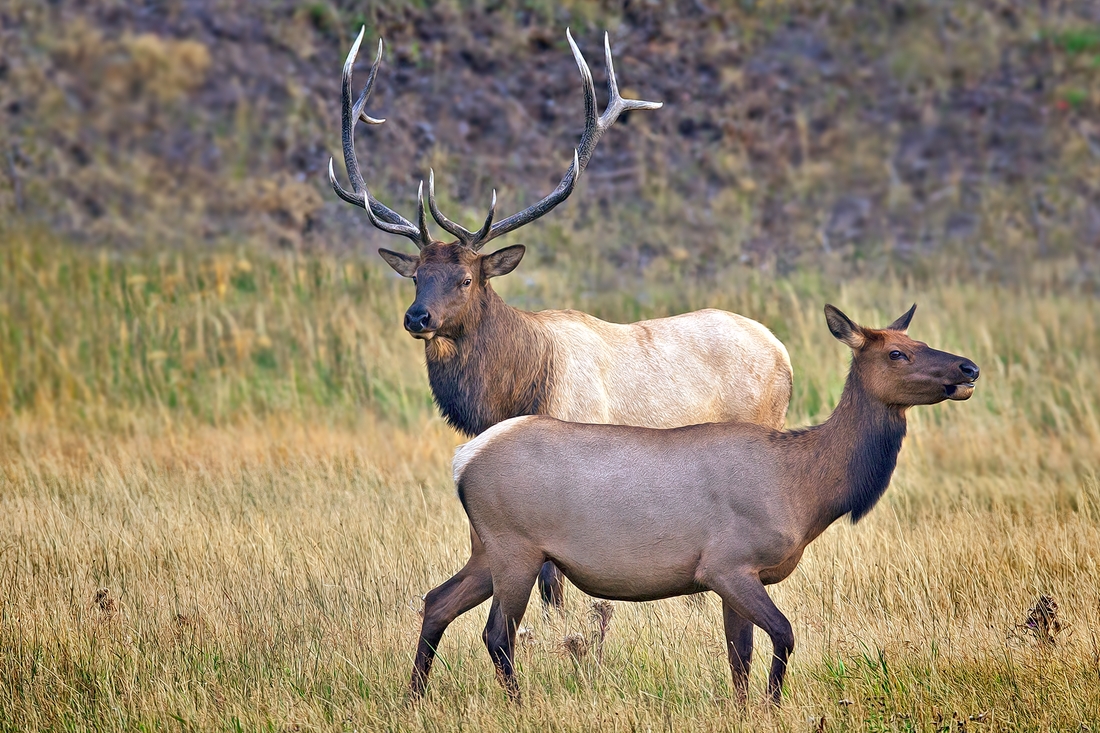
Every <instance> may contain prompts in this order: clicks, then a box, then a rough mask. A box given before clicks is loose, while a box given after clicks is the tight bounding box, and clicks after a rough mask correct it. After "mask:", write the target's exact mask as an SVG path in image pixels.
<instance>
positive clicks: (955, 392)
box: [943, 382, 974, 400]
mask: <svg viewBox="0 0 1100 733" xmlns="http://www.w3.org/2000/svg"><path fill="white" fill-rule="evenodd" d="M943 393H944V394H945V395H947V399H949V400H968V399H970V395H972V394H974V383H973V382H959V383H958V384H946V385H944V387H943Z"/></svg>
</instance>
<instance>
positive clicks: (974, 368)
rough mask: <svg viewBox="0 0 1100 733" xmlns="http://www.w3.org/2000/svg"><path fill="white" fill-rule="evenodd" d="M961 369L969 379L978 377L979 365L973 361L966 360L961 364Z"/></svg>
mask: <svg viewBox="0 0 1100 733" xmlns="http://www.w3.org/2000/svg"><path fill="white" fill-rule="evenodd" d="M959 371H961V372H962V373H963V375H965V376H966V378H967V379H969V380H971V381H973V380H975V379H977V378H978V372H979V369H978V365H977V364H975V363H974V362H972V361H964V362H963V363H962V364H960V365H959Z"/></svg>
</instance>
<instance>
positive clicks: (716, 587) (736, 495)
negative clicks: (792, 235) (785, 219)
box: [411, 305, 978, 703]
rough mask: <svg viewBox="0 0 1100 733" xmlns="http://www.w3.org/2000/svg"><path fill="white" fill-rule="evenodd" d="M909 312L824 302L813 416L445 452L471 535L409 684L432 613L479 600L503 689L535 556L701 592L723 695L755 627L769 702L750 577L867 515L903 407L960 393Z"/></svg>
mask: <svg viewBox="0 0 1100 733" xmlns="http://www.w3.org/2000/svg"><path fill="white" fill-rule="evenodd" d="M915 309H916V306H913V308H911V309H910V310H909V312H907V313H906V314H905V315H903V316H902V317H901V318H899V319H898V320H897V321H895V322H894V323H892V324H891V325H890V326H887V327H886V328H885V329H882V330H876V329H871V328H864V327H861V326H858V325H856V324H855V323H853V322H852V321H851V320H849V319H848V317H847V316H845V315H844V314H843V313H841V312H840V311H839V310H837V309H836V308H834V307H833V306H830V305H827V306H825V318H826V321H827V322H828V325H829V330H830V331H832V333H833V335H834V336H835V337H836V338H837V339H839V340H840V341H842V342H843V343H845V344H846V345H848V346H849V347H851V349H852V353H853V358H852V365H851V369H850V371H849V373H848V379H847V382H846V384H845V386H844V391H843V393H842V394H841V397H840V403H839V404H838V405H837V407H836V409H835V410H834V411H833V414H832V415H831V416H830V417H829V419H828V420H826V421H825V422H824V423H823V424H821V425H816V426H814V427H810V428H804V429H801V430H789V431H782V430H775V429H773V428H769V427H766V426H761V425H754V424H751V423H743V422H728V423H721V424H709V425H693V426H690V427H681V428H675V429H664V430H658V429H652V428H640V427H627V426H621V425H585V424H576V423H567V422H561V421H559V420H556V419H554V418H552V417H547V416H542V415H539V416H527V417H518V418H514V419H511V420H507V421H505V422H502V423H499V424H498V425H496V426H494V427H493V428H492V429H490V430H488V431H486V432H484V433H482V434H481V435H480V436H478V437H477V438H475V439H474V440H472V441H470V442H469V443H467V444H465V445H463V446H460V447H459V448H458V449H457V451H456V453H455V460H454V476H455V483H456V485H457V488H458V496H459V498H460V499H461V501H462V505H463V507H464V508H465V510H466V514H467V515H468V517H469V519H470V523H471V525H472V532H471V537H472V544H473V547H472V550H471V556H470V560H469V562H467V563H466V566H465V567H464V568H463V569H462V570H461V571H459V573H458V574H457V575H455V576H454V577H453V578H451V579H450V580H448V581H447V582H446V583H444V584H443V585H441V586H439V587H438V588H436V589H434V590H432V591H431V592H430V593H429V594H428V595H427V597H426V602H425V607H424V621H423V628H422V631H421V635H420V642H419V647H418V649H417V653H416V661H415V668H414V670H413V673H412V681H411V694H412V696H413V697H419V696H420V695H421V694H422V693H423V690H424V687H425V685H426V683H427V679H428V673H429V672H430V670H431V666H432V660H433V657H434V654H435V650H436V648H437V646H438V644H439V641H440V638H441V637H442V635H443V631H444V630H445V629H446V627H447V625H448V623H449V622H450V621H451V620H453V619H454V618H456V617H457V616H458V615H459V614H461V613H463V612H465V611H467V610H469V609H471V608H473V607H474V606H475V605H477V604H479V603H481V602H482V601H484V600H486V599H487V598H489V597H490V595H491V596H492V598H493V602H492V606H491V608H490V610H489V620H488V623H487V624H486V626H485V633H484V639H485V644H486V645H487V647H488V649H489V654H490V656H491V657H492V659H493V662H494V664H495V665H496V669H497V672H498V675H499V678H500V680H501V682H502V684H503V685H504V687H505V689H506V690H507V692H508V694H509V695H510V696H511V697H512V698H513V699H518V696H519V688H518V686H517V683H516V678H515V673H514V669H513V659H514V657H513V653H514V649H515V631H516V627H517V625H518V624H519V623H520V620H521V619H522V618H523V614H524V611H525V609H526V607H527V601H528V598H529V597H530V594H531V586H532V584H533V582H534V580H535V576H536V575H537V574H538V573H539V568H540V566H541V565H542V564H543V563H544V562H546V561H551V562H553V563H554V564H555V565H557V567H559V568H561V570H562V571H564V573H565V575H566V577H568V578H569V579H570V580H571V581H573V583H574V584H576V585H577V587H579V588H580V589H581V590H583V591H584V592H586V593H588V594H589V595H592V596H597V597H600V598H608V599H615V600H627V601H649V600H654V599H658V598H668V597H671V596H680V595H687V594H694V593H700V592H702V591H707V590H711V591H714V592H715V593H717V594H718V595H719V596H720V597H721V599H722V604H723V614H724V621H725V634H726V642H727V653H728V657H729V665H730V669H731V670H732V672H733V684H734V688H735V690H736V692H737V695H738V698H739V699H740V700H741V701H742V702H744V700H745V698H746V693H747V685H748V671H749V663H750V660H751V658H752V628H753V626H754V625H756V626H759V627H761V628H762V629H763V630H764V631H765V632H766V633H767V634H768V636H769V637H771V642H772V649H773V656H772V661H771V672H770V675H769V677H768V694H769V696H770V698H771V700H772V701H773V702H775V703H778V702H779V699H780V691H781V688H782V683H783V676H784V673H785V671H786V668H787V659H788V657H789V656H790V654H791V651H792V650H793V648H794V635H793V633H792V630H791V624H790V623H789V622H788V621H787V619H786V617H784V615H783V614H782V613H781V612H780V611H779V609H778V608H776V606H775V604H774V603H772V600H771V598H769V596H768V593H767V591H766V590H765V586H766V585H769V584H772V583H778V582H779V581H781V580H783V579H784V578H786V577H787V576H789V575H790V574H791V573H792V572H793V571H794V569H795V566H796V565H798V561H799V560H800V559H801V557H802V552H803V551H804V550H805V549H806V546H807V545H809V544H810V543H811V542H812V541H813V540H814V539H815V538H816V537H817V536H818V535H820V534H821V533H822V532H823V531H825V529H826V528H827V527H828V526H829V525H831V524H832V523H833V522H835V521H837V520H838V519H840V518H841V517H842V516H844V515H848V516H849V517H850V518H851V520H852V522H856V521H858V520H859V519H860V518H862V517H863V516H865V515H866V514H867V513H868V512H869V511H870V510H871V508H872V507H873V506H874V505H875V503H876V502H877V501H878V499H879V498H880V497H881V496H882V494H883V492H884V491H885V490H886V487H887V486H888V485H889V483H890V477H891V475H892V474H893V471H894V466H895V464H896V462H897V457H898V452H899V451H900V450H901V444H902V439H903V437H904V436H905V428H906V410H908V408H910V407H912V406H914V405H932V404H936V403H938V402H942V401H943V400H947V399H950V400H965V399H967V398H969V397H970V395H971V394H972V393H973V391H974V380H976V379H977V378H978V367H977V366H976V365H975V364H974V363H973V362H972V361H970V360H969V359H966V358H963V357H961V356H955V355H953V354H949V353H946V352H943V351H937V350H935V349H932V348H929V347H928V346H927V345H926V344H923V343H921V342H919V341H914V340H913V339H911V338H909V336H908V335H907V333H906V330H907V328H908V326H909V322H910V320H911V319H912V316H913V312H914V310H915Z"/></svg>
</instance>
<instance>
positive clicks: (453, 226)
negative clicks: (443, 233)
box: [428, 169, 497, 252]
mask: <svg viewBox="0 0 1100 733" xmlns="http://www.w3.org/2000/svg"><path fill="white" fill-rule="evenodd" d="M428 207H429V208H430V209H431V211H432V216H433V217H434V218H435V220H436V222H438V223H439V226H441V227H443V228H444V229H446V230H447V231H448V232H449V233H450V234H451V236H454V237H457V238H458V241H460V242H462V246H464V247H468V248H470V249H472V250H473V251H475V252H477V251H478V250H479V249H481V245H480V244H479V243H481V241H482V240H483V239H485V236H486V235H487V234H488V233H489V227H491V226H492V224H493V214H494V212H495V210H496V207H497V192H496V189H493V200H492V202H491V203H490V204H489V214H488V216H486V217H485V224H483V225H482V227H481V229H479V230H478V231H476V232H471V231H470V230H469V229H467V228H466V227H464V226H462V225H461V224H457V223H455V222H453V221H451V220H450V219H448V218H447V217H446V216H444V214H443V212H442V211H440V210H439V205H438V204H437V203H436V201H435V169H429V170H428Z"/></svg>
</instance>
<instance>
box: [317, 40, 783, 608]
mask: <svg viewBox="0 0 1100 733" xmlns="http://www.w3.org/2000/svg"><path fill="white" fill-rule="evenodd" d="M566 38H567V39H568V41H569V46H570V48H571V49H572V52H573V58H574V60H575V61H576V63H577V67H578V68H579V70H580V74H581V80H582V86H583V90H584V109H585V128H584V133H583V134H582V136H581V140H580V144H579V146H578V147H577V148H576V149H575V150H574V151H573V162H572V163H571V164H570V165H569V168H568V169H567V170H566V172H565V175H564V177H563V178H562V179H561V182H560V183H559V184H558V186H557V188H555V189H554V190H553V191H552V192H551V193H550V194H548V195H547V196H546V197H545V198H543V199H542V200H541V201H539V202H537V203H535V204H533V205H531V206H530V207H528V208H526V209H524V210H523V211H521V212H519V213H518V214H514V215H512V216H510V217H508V218H506V219H503V220H501V221H498V222H496V223H494V221H493V218H494V210H495V207H496V192H495V191H494V192H493V198H492V203H491V204H490V206H489V213H488V215H487V216H486V218H485V221H484V223H483V224H482V226H481V228H480V229H479V230H477V231H476V232H473V231H470V230H467V229H465V228H463V227H462V226H460V225H458V224H456V223H455V222H453V221H451V220H450V219H448V218H447V217H446V216H444V215H443V213H442V212H441V211H440V210H439V207H438V205H437V203H436V199H435V174H434V172H432V173H431V175H430V176H429V178H428V207H427V208H428V210H429V211H430V212H431V214H432V217H433V218H434V219H435V221H436V222H437V223H438V224H439V225H440V226H441V227H442V228H443V229H445V230H446V231H447V232H449V233H450V234H451V235H452V236H453V237H455V238H456V239H455V241H453V242H450V243H444V242H442V241H439V240H436V239H434V238H432V236H431V234H430V233H429V231H428V221H427V217H426V215H425V206H424V183H423V181H421V183H420V189H419V191H418V196H417V201H418V211H417V224H416V225H413V224H412V223H411V222H409V221H408V220H407V219H405V218H404V217H402V216H401V215H400V214H398V213H396V212H394V211H393V210H391V209H389V208H388V207H386V206H385V205H384V204H382V203H381V202H379V201H378V200H377V199H375V198H374V197H373V196H371V193H370V191H369V190H368V189H367V186H366V183H365V181H364V179H363V174H362V172H361V170H360V168H359V162H358V160H357V158H356V152H355V140H354V134H353V133H354V129H355V125H356V123H357V122H358V121H360V120H362V121H364V122H366V123H368V124H381V123H382V122H383V121H384V120H379V119H374V118H372V117H370V116H368V115H367V114H366V113H365V111H364V110H365V107H366V103H367V100H368V98H369V97H370V93H371V89H372V87H373V85H374V81H375V79H376V76H377V73H378V68H379V65H380V63H381V60H382V41H381V40H379V42H378V55H377V56H376V57H375V61H374V65H373V66H372V68H371V70H370V74H369V76H368V77H367V82H366V85H365V86H364V88H363V91H362V93H361V94H360V95H359V96H358V98H353V96H352V85H351V71H352V66H353V65H354V63H355V58H356V55H357V54H358V52H359V45H360V43H361V42H362V40H363V31H360V32H359V36H358V38H356V40H355V43H354V44H353V45H352V48H351V51H350V53H349V54H348V56H347V60H346V61H345V63H344V70H343V84H342V100H343V113H342V133H343V152H344V164H345V166H346V168H347V173H348V178H349V179H350V181H351V187H352V190H351V191H346V190H345V189H344V188H343V187H341V185H340V184H339V183H338V182H337V180H336V175H335V173H334V171H333V165H332V161H331V160H330V161H329V178H330V180H331V182H332V186H333V189H334V190H335V191H336V193H337V195H339V197H340V198H341V199H343V200H344V201H347V202H349V203H351V204H354V205H356V206H360V207H362V208H363V209H365V210H366V212H367V216H368V218H369V219H370V221H371V223H372V224H373V225H374V226H375V227H377V228H379V229H381V230H383V231H385V232H388V233H391V234H398V235H401V236H404V237H407V238H409V239H411V240H412V241H413V242H414V243H415V244H416V246H417V248H418V249H419V253H418V254H417V255H408V254H403V253H400V252H393V251H391V250H387V249H380V250H379V254H380V255H381V256H382V258H383V259H384V260H385V261H386V262H387V263H388V264H389V265H390V266H391V267H392V268H393V269H394V270H396V271H397V272H398V273H399V274H401V275H403V276H404V277H407V278H411V279H412V281H413V283H414V284H415V285H416V299H415V300H414V301H413V303H412V305H411V306H409V309H408V311H407V312H406V313H405V329H406V330H407V331H408V332H409V333H410V334H412V336H413V337H414V338H418V339H423V340H424V341H425V352H426V357H427V366H428V379H429V382H430V384H431V389H432V395H433V397H434V399H435V402H436V404H437V405H438V406H439V409H440V410H441V411H442V413H443V415H444V417H445V418H446V419H447V421H448V422H449V423H450V424H451V425H452V426H453V427H455V428H456V429H458V430H459V431H461V432H463V433H465V434H467V435H469V436H474V435H477V434H479V433H481V432H483V431H485V430H487V429H488V428H489V427H491V426H493V425H495V424H496V423H499V422H500V421H501V420H506V419H508V418H511V417H516V416H518V415H531V414H543V415H552V416H554V417H557V418H560V419H562V420H572V421H577V422H591V423H617V424H625V425H642V426H649V427H675V426H679V425H689V424H693V423H701V422H710V421H721V420H745V421H750V422H756V423H760V424H763V425H768V426H771V427H777V428H778V427H782V425H783V421H784V418H785V416H786V412H787V403H788V402H789V401H790V397H791V374H792V372H791V363H790V359H789V357H788V355H787V350H786V349H785V348H784V347H783V344H781V343H780V342H779V340H778V339H776V338H775V336H773V335H772V333H771V332H770V331H769V330H768V329H767V328H765V327H764V326H763V325H761V324H760V323H757V322H756V321H753V320H751V319H748V318H745V317H743V316H739V315H736V314H733V313H727V312H724V311H719V310H713V309H708V310H701V311H696V312H693V313H687V314H683V315H679V316H674V317H671V318H659V319H654V320H648V321H640V322H638V323H632V324H617V323H608V322H606V321H602V320H599V319H598V318H594V317H593V316H590V315H587V314H585V313H580V312H577V311H571V310H565V311H563V310H552V311H541V312H538V313H530V312H527V311H521V310H518V309H516V308H512V307H511V306H508V305H507V304H505V302H504V301H503V300H502V299H501V298H500V296H498V295H497V294H496V293H495V292H494V291H493V288H492V286H491V285H490V283H489V281H490V279H491V278H494V277H499V276H501V275H506V274H507V273H509V272H511V271H512V270H513V269H515V267H516V266H517V265H518V264H519V262H520V259H521V258H522V257H523V254H524V251H525V249H524V247H523V245H519V244H516V245H512V246H509V247H504V248H503V249H500V250H497V251H495V252H493V253H491V254H481V252H480V250H481V248H482V247H483V246H484V245H485V244H486V243H487V242H489V241H490V240H492V239H495V238H497V237H499V236H501V235H503V234H507V233H508V232H511V231H514V230H516V229H518V228H519V227H521V226H523V225H524V224H527V223H529V222H532V221H535V220H536V219H538V218H539V217H541V216H543V215H544V214H546V213H547V212H549V211H550V210H551V209H553V208H554V207H555V206H557V205H558V204H560V203H561V202H562V201H564V200H565V199H566V198H567V197H568V196H569V194H570V193H571V192H572V191H573V189H574V188H575V186H576V183H577V179H578V177H579V176H580V174H581V172H582V171H583V170H584V168H585V166H586V165H587V164H588V161H589V159H590V158H591V157H592V153H593V151H594V150H595V148H596V144H597V142H598V141H599V139H600V137H601V136H602V135H603V134H604V132H606V131H607V129H608V128H610V127H611V126H612V124H614V122H615V120H616V119H617V118H618V117H619V115H620V114H621V113H622V112H624V111H626V110H646V109H656V108H658V107H660V106H661V105H660V104H659V103H655V102H643V101H637V100H629V99H623V98H622V96H621V95H620V94H619V89H618V83H617V81H616V77H615V70H614V66H613V64H612V58H611V47H610V44H609V42H608V38H607V35H606V34H605V35H604V57H605V61H606V64H607V81H608V94H609V101H608V105H607V108H606V109H605V110H604V112H603V113H602V114H600V115H598V116H597V111H596V94H595V88H594V85H593V81H592V73H591V71H590V70H589V68H588V64H587V63H586V62H585V60H584V57H583V56H582V55H581V52H580V49H579V48H577V44H576V43H575V42H574V41H573V37H572V36H571V35H570V34H569V32H568V31H566ZM540 586H541V588H542V591H543V598H544V600H546V601H548V602H551V603H555V604H556V603H558V602H560V592H561V578H560V574H559V573H557V572H556V571H555V570H554V568H553V567H552V566H550V565H547V567H546V569H545V571H544V574H543V576H542V578H541V580H540Z"/></svg>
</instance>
